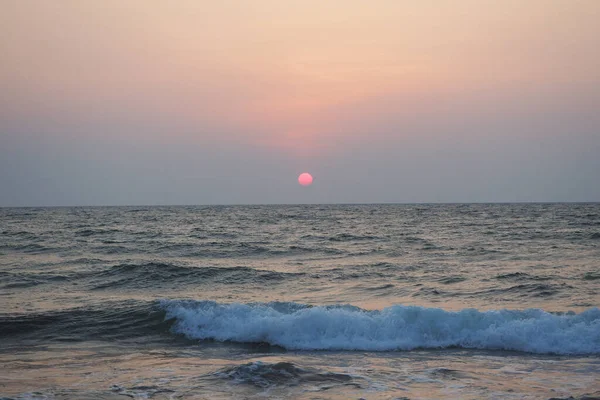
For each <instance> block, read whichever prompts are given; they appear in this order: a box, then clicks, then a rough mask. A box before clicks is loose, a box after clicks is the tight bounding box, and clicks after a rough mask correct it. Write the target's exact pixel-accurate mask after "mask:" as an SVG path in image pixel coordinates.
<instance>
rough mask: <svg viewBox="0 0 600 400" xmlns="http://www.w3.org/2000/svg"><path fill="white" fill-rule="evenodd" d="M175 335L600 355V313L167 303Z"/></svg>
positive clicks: (326, 345)
mask: <svg viewBox="0 0 600 400" xmlns="http://www.w3.org/2000/svg"><path fill="white" fill-rule="evenodd" d="M160 305H161V307H162V308H163V309H164V310H165V311H166V318H167V319H173V318H174V319H175V324H174V325H173V331H174V332H175V333H179V334H183V335H185V336H187V337H188V338H191V339H214V340H219V341H233V342H243V343H244V342H246V343H257V342H266V343H270V344H272V345H277V346H282V347H285V348H287V349H295V350H365V351H388V350H411V349H415V348H445V347H463V348H473V349H503V350H517V351H526V352H531V353H556V354H600V309H598V308H592V309H589V310H587V311H584V312H582V313H580V314H575V313H568V314H563V315H557V314H552V313H548V312H545V311H543V310H540V309H528V310H523V311H518V310H497V311H485V312H482V311H478V310H476V309H464V310H462V311H459V312H449V311H445V310H442V309H438V308H424V307H415V306H401V305H396V306H392V307H388V308H385V309H383V310H381V311H367V310H362V309H360V308H357V307H353V306H327V307H325V306H322V307H309V306H303V305H300V304H296V303H268V304H238V303H233V304H219V303H215V302H212V301H183V300H163V301H161V302H160Z"/></svg>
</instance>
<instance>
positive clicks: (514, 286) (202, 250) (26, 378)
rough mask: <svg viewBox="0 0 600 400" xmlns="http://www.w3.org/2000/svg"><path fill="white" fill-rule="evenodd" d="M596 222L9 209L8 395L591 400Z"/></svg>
mask: <svg viewBox="0 0 600 400" xmlns="http://www.w3.org/2000/svg"><path fill="white" fill-rule="evenodd" d="M599 271H600V204H498V205H484V204H477V205H475V204H466V205H347V206H343V205H324V206H216V207H215V206H211V207H208V206H207V207H97V208H40V209H33V208H21V209H14V208H13V209H11V208H4V209H0V277H1V278H2V279H1V280H0V299H1V301H0V365H1V367H0V368H1V369H0V377H1V379H0V382H1V383H0V395H4V396H7V397H9V398H107V399H108V398H125V397H124V396H126V397H134V398H156V399H165V398H265V397H273V398H306V399H309V398H310V399H313V398H356V399H358V398H361V397H362V398H365V399H388V398H403V397H407V398H443V397H446V398H474V399H475V398H550V397H568V396H570V395H573V396H582V395H583V394H586V393H588V394H589V393H595V392H598V391H600V385H599V384H598V383H597V381H600V379H599V378H600V310H598V308H597V307H598V306H599V304H600V272H599Z"/></svg>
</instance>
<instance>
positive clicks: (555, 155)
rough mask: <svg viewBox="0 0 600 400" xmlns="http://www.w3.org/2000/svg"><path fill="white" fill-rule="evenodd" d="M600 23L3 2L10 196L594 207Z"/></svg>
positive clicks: (585, 6) (563, 9)
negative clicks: (308, 178)
mask: <svg viewBox="0 0 600 400" xmlns="http://www.w3.org/2000/svg"><path fill="white" fill-rule="evenodd" d="M598 21H600V1H597V0H569V1H566V0H527V1H523V0H503V1H496V0H419V1H417V0H379V1H370V0H328V1H322V0H286V1H281V0H220V1H203V0H177V1H168V0H127V1H123V0H55V1H50V0H0V26H2V35H0V206H60V205H64V206H70V205H162V204H272V203H276V204H281V203H293V204H297V203H380V202H383V203H413V202H538V201H540V202H546V201H548V202H554V201H600V50H599V49H600V24H598ZM303 172H309V173H310V174H312V176H313V177H314V182H313V184H312V185H310V186H306V187H304V186H301V185H299V184H298V181H297V177H298V175H299V174H301V173H303Z"/></svg>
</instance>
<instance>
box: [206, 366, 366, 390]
mask: <svg viewBox="0 0 600 400" xmlns="http://www.w3.org/2000/svg"><path fill="white" fill-rule="evenodd" d="M213 375H214V376H215V377H217V378H221V379H226V380H231V381H233V382H234V383H241V384H249V385H253V386H258V387H261V388H268V387H271V386H276V385H284V386H296V385H300V384H305V383H310V384H313V385H314V384H323V383H329V384H331V383H333V384H336V383H338V384H345V385H348V384H350V385H354V386H356V387H360V385H359V384H357V383H353V379H354V378H353V377H352V376H350V375H347V374H339V373H333V372H327V371H321V370H317V369H313V368H301V367H298V366H296V365H295V364H293V363H290V362H278V363H268V362H262V361H255V362H250V363H247V364H242V365H237V366H233V367H227V368H223V369H222V370H220V371H218V372H216V373H214V374H213Z"/></svg>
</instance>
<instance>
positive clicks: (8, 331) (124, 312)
mask: <svg viewBox="0 0 600 400" xmlns="http://www.w3.org/2000/svg"><path fill="white" fill-rule="evenodd" d="M170 328H171V322H169V321H165V312H164V311H162V310H160V309H158V308H157V307H156V304H155V303H147V302H136V301H125V302H106V303H102V304H97V305H94V306H87V307H78V308H71V309H65V310H60V311H46V312H32V313H26V314H0V340H8V339H28V340H35V339H39V340H42V341H43V342H46V341H47V340H57V341H82V340H98V339H106V340H115V339H121V340H128V339H132V338H137V337H146V336H154V335H157V334H158V335H161V334H162V335H167V336H168V337H171V338H172V335H171V334H170Z"/></svg>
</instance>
